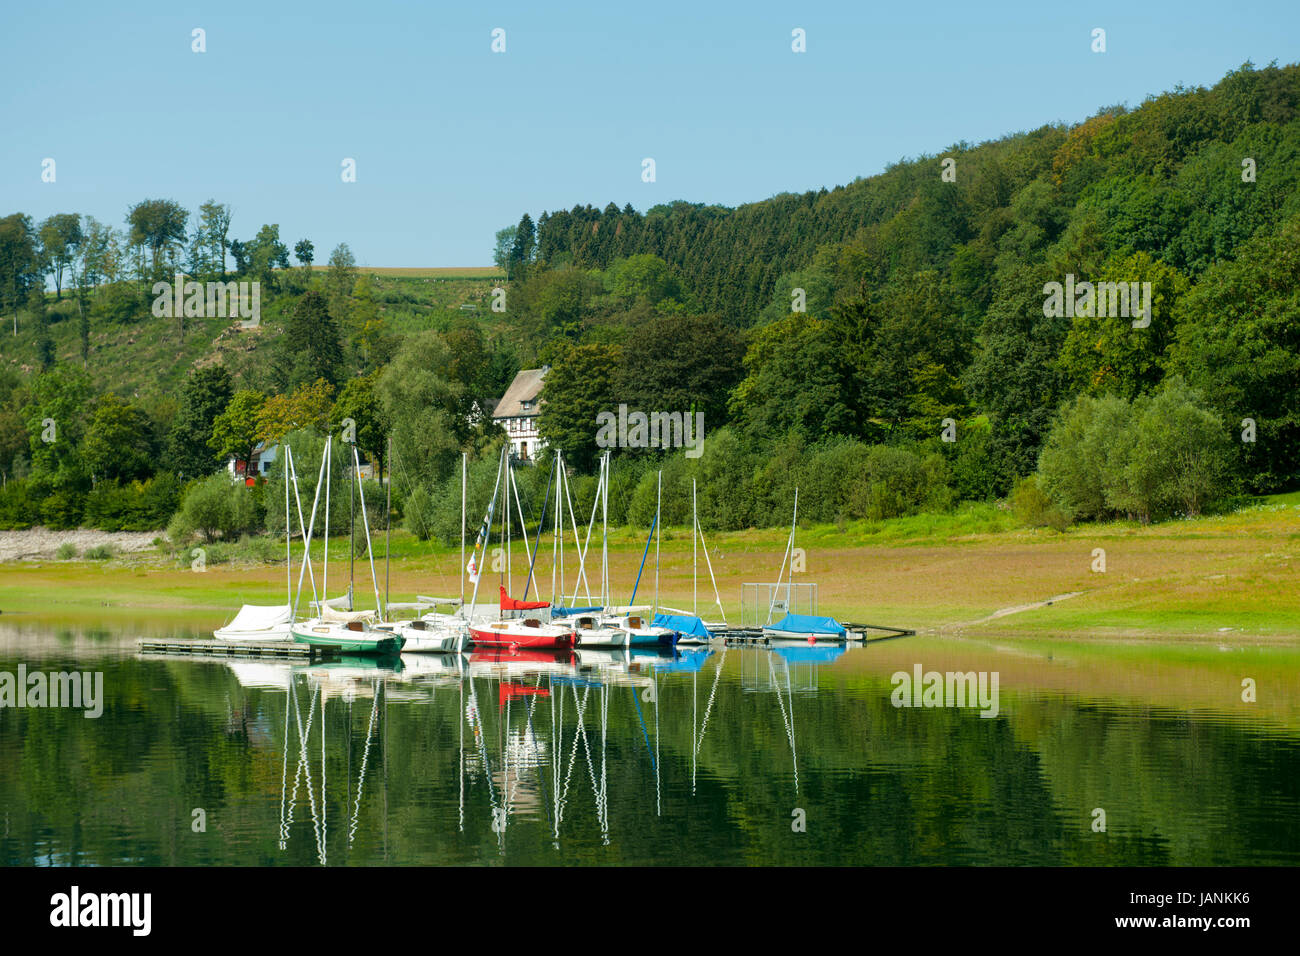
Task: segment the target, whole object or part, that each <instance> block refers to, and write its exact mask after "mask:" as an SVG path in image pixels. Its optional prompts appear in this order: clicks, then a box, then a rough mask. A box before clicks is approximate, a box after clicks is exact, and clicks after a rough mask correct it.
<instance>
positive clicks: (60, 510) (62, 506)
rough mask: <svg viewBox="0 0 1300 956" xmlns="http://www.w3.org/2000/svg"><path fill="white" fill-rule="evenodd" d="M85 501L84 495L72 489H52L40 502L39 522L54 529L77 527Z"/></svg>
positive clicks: (79, 523) (66, 529)
mask: <svg viewBox="0 0 1300 956" xmlns="http://www.w3.org/2000/svg"><path fill="white" fill-rule="evenodd" d="M85 503H86V498H85V495H83V494H81V493H80V492H78V491H75V490H73V489H60V490H58V491H54V492H52V493H51V494H50V495H49V496H48V497H47V498H46V499H45V500H44V501H42V502H41V505H40V515H41V523H42V524H44V525H45V526H46V527H47V528H52V529H54V530H55V531H69V530H71V529H73V528H76V527H79V526H80V525H81V517H82V514H83V513H84V511H85Z"/></svg>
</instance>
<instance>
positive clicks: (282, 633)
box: [212, 624, 293, 642]
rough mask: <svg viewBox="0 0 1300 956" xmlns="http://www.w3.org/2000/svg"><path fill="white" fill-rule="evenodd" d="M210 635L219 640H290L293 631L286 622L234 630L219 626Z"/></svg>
mask: <svg viewBox="0 0 1300 956" xmlns="http://www.w3.org/2000/svg"><path fill="white" fill-rule="evenodd" d="M212 636H213V637H215V638H216V639H217V640H219V641H254V642H255V641H267V642H272V641H292V640H293V632H292V630H291V629H290V627H289V625H288V624H281V625H279V626H278V627H267V628H256V629H251V630H234V629H231V628H228V627H219V628H217V629H216V630H215V631H213V632H212Z"/></svg>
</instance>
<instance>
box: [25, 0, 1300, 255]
mask: <svg viewBox="0 0 1300 956" xmlns="http://www.w3.org/2000/svg"><path fill="white" fill-rule="evenodd" d="M196 27H200V28H202V29H204V30H205V31H206V42H207V52H206V53H203V54H197V53H193V52H191V31H192V30H193V29H194V28H196ZM496 27H501V28H503V29H504V30H505V31H506V52H505V53H502V54H494V53H493V52H492V51H491V40H492V38H491V31H492V30H493V28H496ZM796 27H800V28H802V29H804V30H805V31H806V34H807V52H806V53H803V54H795V53H793V52H791V30H792V29H794V28H796ZM1094 27H1101V28H1104V29H1105V30H1106V40H1107V51H1106V52H1105V53H1104V54H1095V53H1093V52H1092V51H1091V49H1090V45H1091V31H1092V30H1093V28H1094ZM1248 59H1249V60H1252V61H1254V62H1255V63H1256V64H1257V65H1264V64H1266V63H1268V62H1269V61H1270V60H1273V59H1276V60H1278V61H1279V62H1280V63H1288V62H1293V61H1296V60H1300V4H1297V3H1296V2H1295V0H1285V2H1278V0H1263V2H1259V3H1252V4H1250V5H1245V6H1236V5H1233V4H1228V3H1223V2H1214V3H1211V2H1204V0H1196V2H1182V3H1171V2H1153V3H1133V2H1125V3H1111V2H1102V3H1091V4H1086V5H1084V4H1077V3H1070V4H1066V3H1053V2H1041V0H1040V2H1036V3H1035V2H1016V3H1008V4H1002V5H999V6H997V7H995V8H990V7H989V6H988V5H986V4H972V3H950V2H935V0H931V2H925V3H918V2H912V3H902V4H899V3H888V4H886V3H862V2H856V3H854V2H844V3H806V2H787V3H766V2H750V3H728V4H710V3H706V2H696V3H678V2H664V0H656V2H650V3H643V4H637V5H626V4H614V3H561V4H542V3H538V2H532V3H488V4H482V5H480V4H471V3H460V4H442V3H416V2H408V3H400V2H386V0H366V2H339V0H316V2H313V3H283V2H265V0H264V2H258V3H252V2H245V0H226V2H221V3H186V2H178V3H148V4H145V3H130V2H126V3H119V2H112V3H104V2H102V0H101V2H93V3H92V2H67V3H61V2H57V0H56V2H51V3H46V4H41V5H35V4H24V5H22V6H18V5H11V6H10V7H9V8H8V9H7V10H6V12H5V14H4V26H3V29H0V63H3V64H4V77H5V78H4V83H3V88H0V123H2V124H3V125H2V126H0V128H2V129H3V131H4V135H3V137H2V138H0V215H7V214H8V213H10V212H14V211H22V212H26V213H28V214H30V215H32V216H33V217H34V218H35V219H37V220H38V221H39V220H40V219H42V218H44V217H45V216H48V215H50V214H51V213H54V212H82V213H88V214H90V215H93V216H95V217H96V218H98V219H101V220H104V221H107V222H111V223H113V224H115V225H118V226H120V225H122V220H123V217H124V216H125V214H126V210H127V207H128V206H129V205H130V204H132V203H134V202H137V201H139V200H140V199H144V198H158V197H164V198H171V199H175V200H177V201H179V202H181V203H182V204H184V205H185V206H186V207H187V208H189V209H191V210H193V209H195V208H197V206H198V205H199V204H200V203H201V202H203V201H204V200H206V199H208V198H215V199H217V200H218V201H221V202H227V203H230V204H231V205H232V206H233V207H234V221H233V223H232V227H231V234H232V238H245V239H247V238H251V237H252V236H253V235H254V234H255V233H256V231H257V229H258V228H259V227H260V226H261V225H262V223H264V222H274V223H279V224H280V230H281V237H282V238H283V239H285V240H286V241H287V242H288V244H289V245H290V246H291V247H292V245H293V243H294V242H295V241H296V240H297V239H299V238H302V237H304V236H305V237H307V238H310V239H311V240H312V241H313V242H314V243H315V245H316V249H317V258H318V260H323V259H324V258H325V257H326V256H327V255H328V252H329V250H330V249H331V248H333V247H334V245H335V244H337V243H338V242H342V241H345V242H347V243H348V244H349V245H350V246H351V247H352V249H353V252H354V253H355V255H356V257H357V260H358V262H359V263H361V264H362V265H369V266H466V265H486V264H488V263H490V261H491V249H492V241H493V234H494V233H495V231H496V230H497V229H499V228H501V227H502V226H505V225H509V224H512V223H514V222H517V221H518V219H519V216H520V215H521V214H522V213H523V212H524V211H528V212H530V213H532V214H533V216H534V217H536V216H537V215H538V214H539V213H540V212H541V211H542V210H543V209H555V208H559V207H566V208H567V207H571V206H573V205H574V204H575V203H587V202H590V203H592V204H595V205H598V206H604V205H605V204H606V203H608V202H610V201H611V200H612V201H614V202H616V203H618V204H619V205H620V206H621V205H623V204H624V203H628V202H630V203H631V204H632V205H633V206H634V207H636V208H637V209H641V210H644V209H647V208H649V207H650V206H652V205H654V204H656V203H660V202H670V201H672V200H675V199H685V200H688V201H691V202H717V203H724V204H727V205H736V204H739V203H743V202H750V201H755V200H760V199H763V198H766V197H768V196H771V195H773V194H774V193H778V192H785V191H802V190H805V189H815V188H818V187H821V186H826V187H828V188H829V187H834V186H836V185H842V184H844V183H847V182H850V181H852V180H853V179H854V178H856V177H858V176H869V175H871V174H873V173H877V172H880V171H881V170H882V169H883V168H884V166H885V165H886V164H887V163H890V162H893V161H895V160H897V159H900V158H903V157H908V156H916V155H920V154H923V153H924V154H935V153H938V152H941V151H942V150H943V149H944V148H945V147H947V146H949V145H950V144H952V143H955V142H959V141H961V140H968V141H970V142H980V141H983V140H987V139H995V138H998V137H1000V136H1002V135H1004V134H1006V133H1011V132H1016V131H1019V130H1024V129H1032V128H1034V127H1037V126H1040V125H1042V124H1043V123H1047V122H1053V121H1058V120H1059V121H1067V122H1074V121H1077V120H1080V119H1082V118H1084V117H1086V116H1088V115H1091V114H1092V113H1094V112H1096V111H1097V110H1098V109H1099V108H1101V107H1103V106H1106V105H1110V104H1114V103H1127V104H1129V105H1131V106H1135V105H1137V104H1139V103H1140V102H1141V101H1142V99H1143V98H1144V97H1145V96H1146V95H1147V94H1149V93H1155V92H1160V91H1163V90H1167V89H1171V88H1173V87H1174V86H1175V85H1176V84H1178V83H1182V84H1185V85H1189V86H1190V85H1204V86H1209V85H1212V84H1213V83H1215V82H1216V81H1217V80H1218V79H1220V78H1221V77H1222V76H1223V74H1224V73H1225V72H1227V71H1228V70H1229V69H1232V68H1234V67H1236V66H1238V65H1240V64H1241V63H1242V62H1244V61H1245V60H1248ZM46 157H51V158H54V159H55V161H56V163H57V181H56V182H55V183H42V182H41V161H42V160H43V159H44V158H46ZM345 157H350V158H353V159H355V160H356V164H357V181H356V182H355V183H343V182H342V181H341V179H340V171H341V165H340V164H341V163H342V161H343V159H344V158H345ZM645 157H652V158H654V160H655V162H656V174H657V180H656V182H654V183H644V182H642V180H641V161H642V159H643V158H645Z"/></svg>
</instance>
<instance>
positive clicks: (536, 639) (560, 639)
mask: <svg viewBox="0 0 1300 956" xmlns="http://www.w3.org/2000/svg"><path fill="white" fill-rule="evenodd" d="M507 455H508V446H507V448H503V449H502V450H501V465H500V467H499V468H498V470H497V485H498V488H504V489H505V508H504V516H503V520H502V523H501V543H502V546H503V547H504V548H505V553H506V567H505V568H503V569H502V575H503V576H505V575H507V574H508V573H509V570H508V569H509V565H510V489H511V485H512V480H511V475H510V462H509V459H508V457H507ZM496 495H497V489H496V488H494V489H493V491H492V501H493V503H494V504H495V502H496ZM515 495H516V505H517V504H518V489H516V491H515ZM492 510H493V509H492V507H491V506H489V508H488V515H487V518H486V519H485V520H484V527H483V529H482V530H481V531H480V538H481V540H482V541H483V551H484V552H485V553H486V551H487V539H488V537H489V536H490V535H491V531H492ZM522 520H523V511H522V509H520V521H521V523H522ZM543 520H545V515H543ZM539 531H540V528H539ZM524 548H525V550H527V548H528V539H527V535H526V533H525V538H524ZM532 564H533V561H532V557H531V556H530V560H529V568H528V580H529V581H530V582H531V581H532V580H533V567H532ZM476 571H477V568H476ZM480 578H481V575H480V574H476V575H475V577H474V596H473V600H472V601H471V603H476V602H477V600H478V588H479V581H480ZM506 583H509V578H506ZM526 595H527V589H526V588H525V596H526ZM550 606H551V603H550V602H549V601H527V600H516V599H515V598H512V597H511V596H510V594H509V592H508V591H507V590H506V585H505V584H502V585H501V586H500V599H499V603H498V609H499V610H498V618H497V620H495V621H473V622H471V623H470V625H469V636H470V640H471V641H472V642H473V643H474V644H476V645H485V646H488V647H504V648H507V649H510V650H518V649H520V648H539V647H549V648H560V649H563V648H571V647H573V645H574V642H575V640H576V635H575V633H574V629H573V628H572V627H570V626H569V625H566V624H554V623H550V622H549V621H543V620H542V618H543V616H544V615H542V614H537V615H527V616H524V617H512V618H507V617H505V613H506V612H507V611H511V612H526V611H542V610H549V608H550ZM547 616H548V615H547Z"/></svg>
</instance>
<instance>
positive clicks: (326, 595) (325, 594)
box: [311, 435, 334, 617]
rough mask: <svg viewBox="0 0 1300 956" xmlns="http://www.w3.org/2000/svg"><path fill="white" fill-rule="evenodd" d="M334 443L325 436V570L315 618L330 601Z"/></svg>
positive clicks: (314, 516)
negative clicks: (331, 488) (331, 481)
mask: <svg viewBox="0 0 1300 956" xmlns="http://www.w3.org/2000/svg"><path fill="white" fill-rule="evenodd" d="M333 443H334V436H333V435H326V436H325V457H324V462H325V570H324V571H322V572H321V577H320V582H321V583H320V599H321V601H322V605H321V606H320V607H318V608H316V616H317V617H320V616H322V615H323V614H324V613H325V609H324V603H323V602H325V601H328V600H329V599H330V472H331V471H333V470H334V456H333V455H332V454H331V453H330V446H331V445H333ZM316 493H317V497H318V498H319V496H320V486H319V485H317V486H316ZM311 511H312V520H313V521H314V520H315V518H316V506H315V505H312V508H311Z"/></svg>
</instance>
